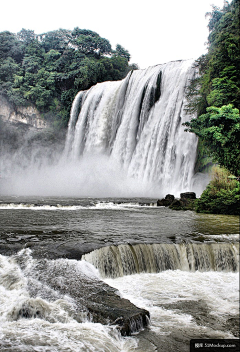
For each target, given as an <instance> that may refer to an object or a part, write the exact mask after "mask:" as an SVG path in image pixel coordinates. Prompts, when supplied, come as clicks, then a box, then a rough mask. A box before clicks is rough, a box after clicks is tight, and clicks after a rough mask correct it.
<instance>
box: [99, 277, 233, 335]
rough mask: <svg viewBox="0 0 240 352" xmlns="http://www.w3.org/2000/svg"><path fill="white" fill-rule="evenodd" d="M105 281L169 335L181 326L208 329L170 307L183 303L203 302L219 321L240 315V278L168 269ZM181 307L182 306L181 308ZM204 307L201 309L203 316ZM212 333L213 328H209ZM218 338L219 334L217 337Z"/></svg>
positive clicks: (153, 328) (157, 330) (222, 333)
mask: <svg viewBox="0 0 240 352" xmlns="http://www.w3.org/2000/svg"><path fill="white" fill-rule="evenodd" d="M105 282H106V283H107V284H109V285H111V286H113V287H115V288H116V289H118V290H119V291H120V293H121V295H122V296H123V297H124V298H127V299H129V300H130V301H131V302H133V303H134V304H136V305H137V306H138V307H141V308H145V309H147V310H148V311H149V312H150V316H151V323H152V325H151V329H152V330H154V331H156V332H158V333H159V334H168V333H169V332H170V331H172V330H173V329H177V328H178V327H179V326H181V327H182V328H191V329H194V330H195V331H196V330H198V331H199V334H200V332H201V331H204V329H205V330H207V329H208V330H209V328H207V327H204V326H198V325H197V324H196V322H195V320H194V317H192V316H191V314H190V313H184V310H183V311H181V309H180V310H178V309H173V308H172V309H171V308H170V307H171V306H169V307H168V308H166V307H167V306H165V305H171V304H176V303H178V302H183V301H193V302H196V305H197V304H198V303H197V302H198V301H200V300H201V301H204V304H206V306H207V308H208V309H209V311H210V314H212V315H213V316H216V317H217V319H218V320H219V322H221V321H223V322H224V319H225V317H226V316H228V315H229V314H232V315H237V314H238V313H239V302H238V299H239V296H238V288H239V275H238V273H225V272H199V271H196V272H185V271H180V270H174V271H173V270H168V271H164V272H161V273H158V274H136V275H131V276H125V277H120V278H116V279H106V280H105ZM179 307H181V304H180V305H179ZM200 310H201V308H200V309H199V313H200ZM210 330H211V329H210ZM217 333H218V335H219V336H222V338H233V336H232V335H231V333H228V332H221V331H218V332H217ZM215 336H216V335H215Z"/></svg>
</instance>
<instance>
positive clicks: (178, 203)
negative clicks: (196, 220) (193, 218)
mask: <svg viewBox="0 0 240 352" xmlns="http://www.w3.org/2000/svg"><path fill="white" fill-rule="evenodd" d="M196 199H197V198H196V193H194V192H185V193H181V194H180V199H177V198H175V197H174V195H172V194H167V195H166V197H165V198H163V199H159V200H158V201H157V206H159V207H160V206H164V207H169V208H170V209H173V210H194V204H195V200H196Z"/></svg>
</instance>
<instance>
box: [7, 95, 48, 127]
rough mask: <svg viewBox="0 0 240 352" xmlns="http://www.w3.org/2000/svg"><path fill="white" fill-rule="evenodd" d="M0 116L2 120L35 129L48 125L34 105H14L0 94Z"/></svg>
mask: <svg viewBox="0 0 240 352" xmlns="http://www.w3.org/2000/svg"><path fill="white" fill-rule="evenodd" d="M0 117H1V118H2V120H3V121H6V122H11V123H13V124H15V123H22V124H25V125H29V127H35V128H37V129H44V128H46V127H48V126H47V123H46V121H44V120H43V118H42V117H41V115H40V113H39V111H38V110H37V109H36V108H35V107H34V106H28V107H14V106H13V104H11V103H10V102H9V101H8V100H7V99H6V98H5V97H4V96H2V95H0Z"/></svg>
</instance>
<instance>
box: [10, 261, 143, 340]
mask: <svg viewBox="0 0 240 352" xmlns="http://www.w3.org/2000/svg"><path fill="white" fill-rule="evenodd" d="M37 277H38V280H40V282H41V283H42V284H45V285H46V286H47V287H50V288H52V289H53V290H54V291H55V292H59V293H60V294H61V295H62V296H65V295H67V296H70V297H72V298H73V299H74V302H75V305H76V308H75V311H74V312H72V315H73V318H74V319H75V320H77V321H78V322H82V321H83V320H85V318H86V317H88V318H89V319H90V320H91V321H93V322H94V323H101V324H103V325H110V326H116V328H117V329H118V330H119V331H120V333H121V335H123V336H130V335H132V334H133V333H136V332H138V331H140V330H143V329H144V328H145V327H147V326H148V325H149V321H150V314H149V312H148V311H147V310H145V309H141V308H138V307H136V306H135V305H134V304H133V303H131V302H130V301H129V300H127V299H124V298H121V297H120V295H119V293H118V290H117V289H115V288H113V287H111V286H109V285H107V284H106V283H105V282H103V281H102V280H101V279H99V278H97V277H88V276H86V275H85V274H83V273H79V272H78V271H75V267H74V266H66V267H61V266H59V265H58V261H53V262H51V261H45V260H41V261H39V262H38V271H37ZM31 289H32V288H31V286H29V291H30V292H31ZM35 294H36V293H34V291H33V292H32V296H33V297H34V296H35ZM45 314H46V313H45V311H44V310H42V309H41V307H39V308H38V309H37V311H36V309H35V308H34V307H33V306H32V304H31V302H25V303H24V304H23V306H22V307H20V308H19V310H18V312H16V319H19V318H33V317H38V318H41V317H43V318H44V317H45ZM84 317H85V318H84Z"/></svg>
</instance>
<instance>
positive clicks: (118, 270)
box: [82, 243, 239, 278]
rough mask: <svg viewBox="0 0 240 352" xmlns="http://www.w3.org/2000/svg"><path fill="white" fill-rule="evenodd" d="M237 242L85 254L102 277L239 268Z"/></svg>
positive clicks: (122, 247) (110, 249)
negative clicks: (166, 271)
mask: <svg viewBox="0 0 240 352" xmlns="http://www.w3.org/2000/svg"><path fill="white" fill-rule="evenodd" d="M238 256H239V246H238V244H237V243H224V244H223V243H211V244H209V243H201V244H199V243H188V244H174V243H169V244H136V245H130V244H121V245H118V246H109V247H103V248H100V249H96V250H94V251H92V252H90V253H88V254H85V255H84V256H83V257H82V260H85V261H87V262H89V263H91V264H93V265H94V266H95V267H96V268H97V269H98V270H99V271H100V274H101V276H102V277H112V278H114V277H119V276H124V275H131V274H136V273H141V272H145V273H157V272H161V271H164V270H177V269H178V270H185V271H196V270H199V271H238V270H239V267H238V265H239V264H238V260H239V258H238Z"/></svg>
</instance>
